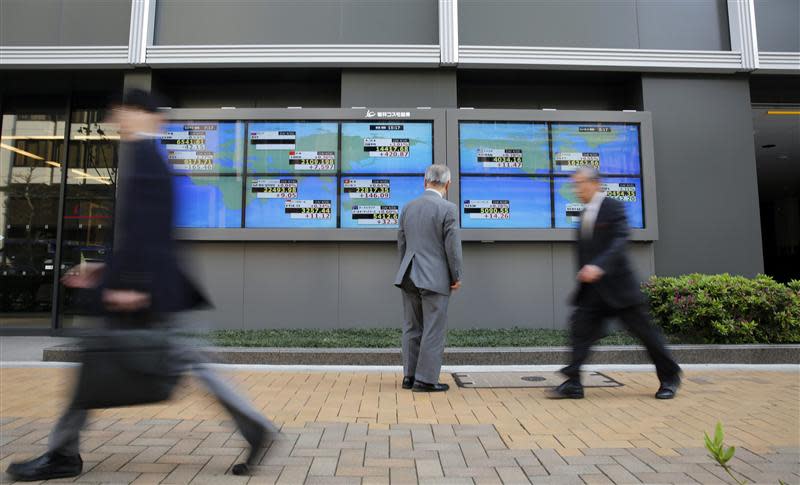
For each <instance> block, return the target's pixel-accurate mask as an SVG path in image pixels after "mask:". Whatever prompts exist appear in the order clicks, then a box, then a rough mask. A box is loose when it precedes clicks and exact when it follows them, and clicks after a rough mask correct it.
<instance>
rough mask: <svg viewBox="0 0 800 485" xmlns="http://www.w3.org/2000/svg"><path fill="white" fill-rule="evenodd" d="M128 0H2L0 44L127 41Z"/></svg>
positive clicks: (41, 44)
mask: <svg viewBox="0 0 800 485" xmlns="http://www.w3.org/2000/svg"><path fill="white" fill-rule="evenodd" d="M130 18H131V2H130V0H100V1H98V0H2V1H0V45H28V46H31V45H40V46H43V45H127V44H128V35H129V30H130Z"/></svg>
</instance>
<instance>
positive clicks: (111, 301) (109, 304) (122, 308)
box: [103, 290, 150, 312]
mask: <svg viewBox="0 0 800 485" xmlns="http://www.w3.org/2000/svg"><path fill="white" fill-rule="evenodd" d="M103 303H105V305H106V308H108V309H109V310H111V311H115V312H135V311H137V310H144V309H145V308H147V307H149V306H150V295H149V294H147V293H142V292H141V291H133V290H104V291H103Z"/></svg>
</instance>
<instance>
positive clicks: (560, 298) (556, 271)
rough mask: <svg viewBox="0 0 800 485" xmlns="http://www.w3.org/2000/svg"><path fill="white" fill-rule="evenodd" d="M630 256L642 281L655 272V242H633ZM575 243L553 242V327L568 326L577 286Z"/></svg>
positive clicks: (629, 252) (629, 250)
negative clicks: (572, 296) (570, 299)
mask: <svg viewBox="0 0 800 485" xmlns="http://www.w3.org/2000/svg"><path fill="white" fill-rule="evenodd" d="M628 256H629V257H630V260H631V263H632V264H633V268H634V271H636V275H637V276H638V277H639V279H640V280H641V281H647V279H648V278H650V276H651V275H653V274H654V272H655V268H654V259H653V243H631V244H630V245H629V247H628ZM577 264H578V263H577V261H576V257H575V245H574V244H571V243H556V244H553V286H554V288H555V291H554V292H553V307H554V320H553V327H552V328H567V327H568V326H569V318H570V315H571V314H572V309H573V307H572V306H571V305H570V303H569V297H570V295H571V294H572V292H573V291H574V290H575V288H576V283H575V274H576V272H577V270H578V268H577Z"/></svg>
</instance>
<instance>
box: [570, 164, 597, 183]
mask: <svg viewBox="0 0 800 485" xmlns="http://www.w3.org/2000/svg"><path fill="white" fill-rule="evenodd" d="M578 174H580V175H583V176H584V177H586V180H591V181H592V182H599V181H600V172H598V171H597V169H596V168H594V167H590V166H589V165H583V166H581V167H578V169H577V170H575V175H578Z"/></svg>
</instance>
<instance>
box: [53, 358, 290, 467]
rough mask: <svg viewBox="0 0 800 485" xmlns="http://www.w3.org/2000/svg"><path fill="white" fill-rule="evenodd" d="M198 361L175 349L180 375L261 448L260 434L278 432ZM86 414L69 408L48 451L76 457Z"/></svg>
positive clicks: (73, 407)
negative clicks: (188, 377)
mask: <svg viewBox="0 0 800 485" xmlns="http://www.w3.org/2000/svg"><path fill="white" fill-rule="evenodd" d="M201 357H202V356H201V355H200V354H198V353H196V352H194V351H193V350H191V349H189V348H181V347H178V348H176V351H175V358H174V362H175V365H176V366H178V371H179V372H180V373H181V374H186V373H191V374H193V375H194V376H195V377H196V378H198V379H199V380H200V381H201V382H202V383H203V385H204V386H205V387H206V388H207V389H208V391H209V392H211V394H213V395H214V397H216V398H217V400H218V401H219V403H220V404H222V406H223V407H224V408H225V410H226V411H228V413H229V414H230V415H231V417H232V418H233V420H234V422H235V423H236V426H237V428H239V432H240V433H241V434H242V436H244V438H245V439H246V440H247V442H248V443H250V444H251V445H252V446H260V445H261V443H258V442H257V440H258V439H259V438H260V437H261V434H262V430H264V431H266V432H267V433H277V432H278V428H277V427H276V426H275V425H274V424H273V423H272V422H270V421H269V420H268V419H267V418H265V417H264V416H263V415H262V414H261V413H259V412H258V411H257V410H256V409H255V408H253V406H252V405H250V403H248V402H247V401H246V400H245V399H243V398H242V397H241V396H239V395H238V394H237V393H236V392H235V391H234V390H233V389H232V388H231V387H230V386H228V385H227V384H226V383H225V382H224V381H223V380H222V379H220V378H219V376H217V375H216V374H215V373H214V372H213V371H212V370H211V369H210V368H208V367H207V366H206V365H204V364H203V363H202V358H201ZM88 414H89V412H88V410H86V409H81V408H78V407H75V406H74V405H70V406H69V407H68V408H67V410H66V411H65V412H64V414H63V415H62V416H61V418H60V419H59V420H58V422H57V423H56V425H55V427H54V428H53V431H51V432H50V438H49V442H48V450H49V451H55V452H58V453H60V454H63V455H77V454H79V452H80V448H79V444H80V432H81V429H83V427H84V425H85V424H86V420H87V418H88Z"/></svg>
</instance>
